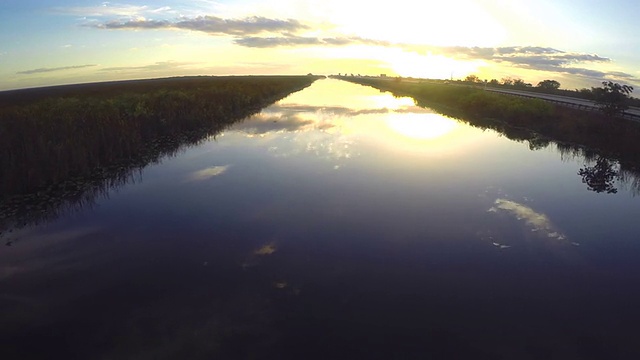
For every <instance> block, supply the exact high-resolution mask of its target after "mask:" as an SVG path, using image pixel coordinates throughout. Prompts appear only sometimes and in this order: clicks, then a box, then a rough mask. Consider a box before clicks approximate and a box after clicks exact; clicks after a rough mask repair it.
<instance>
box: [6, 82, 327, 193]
mask: <svg viewBox="0 0 640 360" xmlns="http://www.w3.org/2000/svg"><path fill="white" fill-rule="evenodd" d="M316 79H317V78H316V77H311V76H246V77H187V78H171V79H155V80H142V81H125V82H111V83H104V84H101V83H96V84H83V85H75V86H62V87H55V88H51V89H49V90H47V89H46V88H38V89H29V90H19V91H9V92H5V93H0V104H2V105H3V106H2V107H0V109H1V110H0V138H1V139H2V142H0V168H1V169H3V171H2V173H0V194H1V195H0V200H2V199H3V198H7V197H9V196H11V195H13V194H24V193H29V192H33V191H38V190H40V189H43V188H46V187H49V186H52V185H54V184H57V183H60V182H63V181H65V180H67V179H70V178H75V177H79V176H84V175H89V174H91V173H92V172H95V170H96V169H99V168H103V167H110V166H112V165H116V164H119V163H122V162H123V161H124V162H133V163H140V161H143V162H144V159H145V158H149V157H154V156H153V153H155V152H158V151H157V149H156V148H158V147H163V146H164V145H163V144H165V143H180V142H183V141H193V140H194V139H195V138H198V133H201V134H202V135H203V136H206V135H208V134H213V133H215V132H217V131H220V130H221V129H223V128H224V127H225V126H226V125H228V124H230V123H233V122H235V121H237V120H240V119H242V118H244V117H246V116H248V115H251V114H252V113H255V112H257V111H259V110H260V109H262V108H263V107H265V106H267V105H270V104H272V103H273V102H275V101H277V100H279V99H281V98H283V97H285V96H287V95H289V94H291V93H292V92H295V91H299V90H301V89H303V88H305V87H307V86H309V85H310V84H311V83H313V81H315V80H316ZM187 138H188V139H191V140H187Z"/></svg>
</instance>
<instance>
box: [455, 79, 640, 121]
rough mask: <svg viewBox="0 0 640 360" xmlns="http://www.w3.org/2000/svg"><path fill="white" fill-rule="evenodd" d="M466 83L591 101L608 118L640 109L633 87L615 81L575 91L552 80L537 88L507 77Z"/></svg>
mask: <svg viewBox="0 0 640 360" xmlns="http://www.w3.org/2000/svg"><path fill="white" fill-rule="evenodd" d="M464 82H465V83H467V84H473V85H476V84H484V85H485V86H486V85H489V86H493V87H507V88H513V89H519V90H527V91H534V92H541V93H548V94H554V95H562V96H569V97H575V98H581V99H585V100H591V101H593V102H595V103H596V104H597V105H598V107H599V108H600V110H601V111H602V112H603V113H604V114H606V115H608V116H617V115H621V114H623V113H624V111H625V110H627V109H628V108H629V106H639V107H640V99H637V98H634V97H631V93H632V92H633V86H630V85H624V84H618V83H614V82H613V81H603V82H602V87H592V88H590V89H587V88H583V89H575V90H567V89H560V86H561V84H560V82H559V81H557V80H551V79H546V80H542V81H540V82H538V84H537V85H536V86H533V84H531V83H527V82H525V81H524V80H522V79H512V78H510V77H506V78H503V79H502V80H500V81H498V80H497V79H491V80H482V79H480V78H479V77H478V76H477V75H468V76H467V77H466V78H465V79H464Z"/></svg>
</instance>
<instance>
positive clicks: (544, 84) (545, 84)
mask: <svg viewBox="0 0 640 360" xmlns="http://www.w3.org/2000/svg"><path fill="white" fill-rule="evenodd" d="M537 87H539V88H540V89H544V90H551V91H553V90H558V89H559V88H560V83H559V82H557V81H555V80H542V81H540V82H539V83H538V85H537Z"/></svg>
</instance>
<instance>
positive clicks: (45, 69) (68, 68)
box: [16, 64, 98, 75]
mask: <svg viewBox="0 0 640 360" xmlns="http://www.w3.org/2000/svg"><path fill="white" fill-rule="evenodd" d="M92 66H98V65H96V64H87V65H74V66H62V67H55V68H38V69H31V70H24V71H18V72H17V73H16V74H20V75H30V74H39V73H48V72H54V71H63V70H72V69H83V68H88V67H92Z"/></svg>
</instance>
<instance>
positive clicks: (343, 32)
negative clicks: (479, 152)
mask: <svg viewBox="0 0 640 360" xmlns="http://www.w3.org/2000/svg"><path fill="white" fill-rule="evenodd" d="M0 10H1V11H0V64H1V65H2V66H0V89H10V88H20V87H30V86H42V85H50V84H62V83H76V82H87V81H102V80H115V79H133V78H152V77H164V76H181V75H245V74H306V73H308V72H313V73H317V74H325V75H328V74H337V73H354V74H363V75H364V74H367V75H379V74H382V73H384V74H387V75H390V76H396V75H400V76H405V77H422V78H440V79H446V78H450V77H453V78H454V79H460V78H464V77H465V76H467V75H469V74H477V75H479V76H480V77H481V78H484V79H491V78H496V79H501V78H502V77H513V78H517V77H520V78H524V80H526V81H527V82H531V83H534V84H535V83H536V82H537V81H540V80H543V79H549V78H552V79H558V80H560V82H561V83H562V85H563V87H566V88H575V87H584V86H589V85H598V84H599V83H600V81H602V80H615V81H619V82H623V83H629V84H631V85H633V84H636V85H637V84H639V83H640V82H639V80H638V78H639V77H640V71H638V69H637V64H638V63H640V50H639V49H637V46H635V44H637V39H636V37H635V34H637V33H639V32H640V28H638V25H637V24H638V22H637V21H636V19H635V17H634V16H633V15H631V14H637V13H638V12H640V5H638V3H637V2H632V1H630V0H615V1H610V2H607V3H606V4H605V3H595V2H591V1H589V2H588V4H582V3H576V2H574V1H568V0H557V1H555V0H554V1H552V0H539V1H536V2H526V1H507V0H448V1H444V2H443V1H433V0H427V1H422V2H416V1H409V0H396V1H394V2H392V3H389V2H371V1H358V0H352V1H345V0H341V1H338V0H324V1H319V0H302V1H300V0H267V1H253V0H240V1H237V0H220V1H208V0H195V1H177V0H166V1H154V2H148V1H144V0H130V1H127V2H123V3H111V2H99V1H97V2H93V1H90V0H82V1H77V2H74V3H69V2H64V1H61V0H60V1H55V0H54V1H45V0H24V1H20V2H13V1H9V2H8V3H6V2H3V4H2V5H0ZM610 24H625V26H623V27H621V26H611V25H610Z"/></svg>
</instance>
